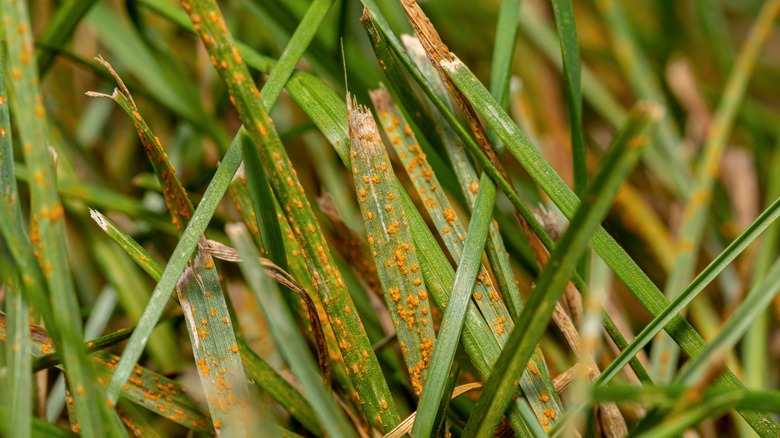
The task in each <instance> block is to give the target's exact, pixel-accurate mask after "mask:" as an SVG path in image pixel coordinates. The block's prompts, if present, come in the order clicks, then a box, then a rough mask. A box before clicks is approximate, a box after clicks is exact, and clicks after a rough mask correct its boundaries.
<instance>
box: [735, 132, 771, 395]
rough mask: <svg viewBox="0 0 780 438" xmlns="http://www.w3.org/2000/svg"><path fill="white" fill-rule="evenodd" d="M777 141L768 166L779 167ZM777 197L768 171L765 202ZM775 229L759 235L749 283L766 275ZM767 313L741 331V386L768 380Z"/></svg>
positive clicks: (756, 385)
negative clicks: (744, 330)
mask: <svg viewBox="0 0 780 438" xmlns="http://www.w3.org/2000/svg"><path fill="white" fill-rule="evenodd" d="M778 139H780V137H778ZM778 144H780V143H777V142H776V143H775V150H774V151H773V152H772V155H771V156H770V160H769V168H770V169H775V168H780V148H778ZM778 198H780V173H778V172H772V173H771V174H770V175H769V181H767V188H766V194H765V200H766V201H765V202H766V204H767V206H768V207H769V206H771V203H772V202H773V201H774V200H775V199H778ZM779 233H780V228H778V227H770V228H769V229H768V230H766V232H765V233H764V235H763V237H762V238H761V241H760V243H759V244H758V245H759V246H758V248H757V249H756V253H755V259H754V261H753V266H752V271H751V273H750V287H753V286H755V285H757V284H758V283H759V282H760V281H761V280H763V278H764V277H765V276H766V273H767V271H768V270H769V267H770V264H771V261H772V254H774V252H775V248H777V237H778V234H779ZM770 313H771V312H769V311H767V312H764V313H763V314H761V315H759V316H757V317H756V319H755V321H754V322H753V325H751V327H750V328H749V329H748V331H747V333H746V334H745V340H744V341H743V342H742V347H741V352H742V357H743V361H744V366H745V386H747V387H748V388H752V389H760V388H764V387H765V385H766V384H767V382H768V378H769V361H768V360H767V359H768V358H767V352H766V349H765V348H764V347H763V346H764V345H767V342H769V333H770V328H769V321H770Z"/></svg>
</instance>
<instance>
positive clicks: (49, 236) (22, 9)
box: [0, 1, 124, 436]
mask: <svg viewBox="0 0 780 438" xmlns="http://www.w3.org/2000/svg"><path fill="white" fill-rule="evenodd" d="M0 6H2V7H1V8H0V10H2V13H3V16H4V17H5V19H6V23H5V24H6V26H5V29H6V31H11V30H13V31H15V34H13V35H11V34H6V35H5V38H6V44H7V48H8V70H7V71H10V73H11V79H12V84H13V87H14V90H15V91H16V104H17V105H16V107H15V108H17V109H18V110H17V111H16V119H17V125H18V126H20V127H21V132H20V133H19V134H20V135H19V137H20V139H21V141H22V146H23V147H22V150H23V151H24V155H25V159H26V162H27V164H28V167H29V169H30V172H31V175H32V176H33V181H35V184H33V185H32V190H31V192H32V195H31V198H32V205H31V214H30V216H31V223H32V224H31V231H30V233H31V242H32V244H33V246H34V248H35V251H37V253H38V256H39V257H40V258H39V263H40V264H41V267H42V270H43V273H44V276H45V278H46V281H47V283H48V286H49V292H50V294H51V295H50V296H51V304H48V303H47V304H44V306H45V307H53V308H56V309H57V312H53V316H54V319H53V320H51V321H50V322H51V323H52V324H51V327H54V328H56V329H57V330H58V332H59V333H60V334H61V337H62V341H63V342H62V346H61V348H62V352H63V357H64V358H65V359H66V360H65V361H64V363H65V372H66V374H67V376H68V381H69V383H70V385H71V388H72V389H73V394H74V400H75V403H76V412H77V413H78V418H77V419H72V420H74V421H75V422H77V423H78V424H79V428H80V430H81V431H82V432H83V433H85V434H87V435H95V436H123V435H124V430H123V429H122V428H121V425H120V423H119V421H118V418H117V417H116V415H115V414H114V413H113V412H112V411H111V409H110V407H109V405H108V404H107V403H106V397H105V393H104V392H103V390H102V389H101V388H99V387H98V385H96V383H95V374H94V370H93V368H92V365H91V364H90V363H89V361H88V360H87V357H86V355H85V354H84V352H83V350H82V348H81V344H80V339H81V334H82V323H81V319H80V317H79V315H80V312H79V303H78V301H77V298H76V291H75V289H74V286H73V280H72V277H71V271H70V266H69V264H68V256H67V250H66V242H65V229H64V223H63V222H64V221H63V217H64V213H65V212H64V209H63V206H62V203H61V202H60V200H59V197H58V195H57V191H56V181H55V175H54V166H53V164H52V160H51V156H50V153H49V150H48V149H47V147H46V145H48V144H50V142H49V140H48V138H47V132H48V129H49V128H48V126H47V124H46V111H45V109H44V107H43V98H42V96H41V93H40V89H39V87H38V69H37V66H36V62H35V59H34V54H33V53H32V50H33V43H32V35H31V31H30V23H29V16H28V12H27V5H26V3H25V2H11V1H3V2H2V3H0ZM31 58H32V59H31Z"/></svg>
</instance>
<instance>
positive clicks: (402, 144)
mask: <svg viewBox="0 0 780 438" xmlns="http://www.w3.org/2000/svg"><path fill="white" fill-rule="evenodd" d="M371 97H372V100H373V101H374V106H375V107H376V109H377V111H378V113H379V118H380V121H381V122H382V125H383V128H384V130H385V132H386V134H387V137H388V138H389V139H390V140H391V143H392V145H393V148H394V149H395V151H396V154H397V155H398V156H399V157H400V159H401V163H402V164H403V166H404V168H405V170H406V171H407V173H408V174H409V178H410V179H411V180H412V183H413V185H414V187H415V189H416V190H417V192H418V193H419V196H420V198H421V200H422V202H423V205H424V206H425V208H426V210H427V211H428V213H429V215H430V216H431V218H432V220H433V223H434V225H435V227H436V229H437V231H438V233H439V236H440V237H441V239H442V241H443V242H444V244H445V246H446V247H447V249H448V250H449V252H450V254H451V255H452V256H453V258H456V259H461V260H462V259H463V257H464V255H465V254H470V255H471V256H472V257H474V260H471V262H472V263H476V267H477V268H478V271H477V272H475V274H474V276H473V278H471V276H470V275H466V276H465V277H462V279H461V280H460V281H464V280H463V278H465V281H464V283H462V284H456V285H455V286H453V287H454V289H453V290H458V291H461V292H463V291H465V292H464V293H465V295H462V296H460V297H458V298H459V299H458V300H457V306H455V304H456V302H454V301H452V300H450V302H448V304H447V307H446V308H447V309H459V310H448V312H455V311H457V312H463V313H462V314H460V315H458V316H457V318H455V319H453V321H455V325H451V326H449V327H448V329H447V331H446V332H447V334H448V336H449V337H450V338H449V342H448V343H447V347H446V350H445V349H442V350H441V351H440V352H439V353H437V354H436V355H435V357H441V359H434V360H435V361H437V360H438V361H440V362H439V364H438V365H437V368H436V369H437V371H436V373H435V374H434V375H435V376H437V377H435V379H436V380H435V385H437V387H438V389H436V390H435V391H434V392H432V394H436V393H437V392H439V391H441V390H443V385H444V383H445V380H446V379H441V378H442V377H443V378H446V377H447V375H448V374H449V369H445V365H446V367H448V366H449V364H450V363H451V362H452V358H453V356H454V354H455V348H456V347H457V345H458V340H459V339H460V329H461V328H462V325H463V318H465V312H466V308H467V304H468V303H469V301H470V299H469V296H470V295H472V287H473V296H474V300H475V302H476V305H477V307H478V308H479V309H480V311H481V313H482V315H483V317H484V318H485V320H486V321H487V322H488V325H489V326H490V329H491V331H492V333H493V336H494V337H495V338H496V341H497V342H498V344H499V346H503V345H504V344H505V343H506V340H507V338H508V336H509V333H510V332H511V331H512V329H513V328H514V323H513V322H512V319H511V317H510V315H509V312H508V310H507V308H506V307H505V305H504V303H503V301H502V299H501V297H500V296H499V295H498V291H497V290H496V288H495V285H494V284H493V282H492V280H491V278H490V275H489V274H488V271H487V269H485V267H484V266H482V263H481V262H482V252H483V251H481V250H475V251H473V252H468V251H466V248H465V245H464V241H468V236H469V235H470V232H469V233H467V232H466V229H465V228H464V226H463V225H462V224H461V222H460V219H458V217H457V214H456V213H455V210H454V209H453V207H452V205H450V202H449V200H448V199H447V196H446V195H445V194H444V191H443V189H442V188H441V185H440V183H439V179H438V178H437V177H436V175H435V173H434V172H433V171H432V170H431V168H430V166H429V165H428V162H427V159H426V156H425V154H423V153H422V151H421V150H420V146H419V144H418V143H417V140H416V138H415V135H414V132H413V131H412V130H411V128H409V125H408V124H407V123H406V120H405V118H404V116H403V114H401V112H400V111H399V110H398V108H397V107H396V106H395V104H394V103H393V102H392V100H391V97H390V95H389V93H388V92H387V91H386V90H384V89H380V90H377V91H374V92H372V93H371ZM464 158H465V157H464ZM488 197H489V198H490V199H493V200H495V190H494V189H493V191H492V193H488ZM476 198H477V199H479V195H477V197H476ZM489 204H492V203H484V204H483V203H477V204H476V208H475V211H476V210H477V209H486V210H484V211H485V212H484V217H482V218H481V219H482V220H483V221H484V222H485V224H486V225H485V226H486V227H488V229H489V226H488V225H489V224H490V223H491V222H492V205H489ZM474 221H475V217H474V216H472V224H473V223H474ZM470 226H475V225H470ZM475 235H476V234H475ZM458 266H461V265H460V263H459V264H458ZM472 267H473V266H472ZM477 274H479V275H477ZM461 275H463V274H461ZM469 278H471V279H470V280H469ZM455 279H456V280H457V279H458V275H457V273H456V277H455ZM475 280H476V284H475V283H474V281H475ZM513 281H514V280H513ZM456 286H457V287H456ZM453 306H455V307H453ZM454 315H456V314H454ZM442 327H444V326H442ZM441 348H445V347H441ZM445 358H448V359H446V360H445ZM533 362H534V365H536V367H537V368H536V369H537V370H538V373H532V372H531V371H528V372H527V373H524V374H523V377H522V378H521V381H520V385H521V387H522V389H523V391H524V392H525V393H526V394H527V398H528V401H529V404H530V405H531V407H532V408H533V409H534V412H535V413H536V415H537V418H539V421H541V422H542V423H544V422H548V423H549V419H548V418H549V417H548V416H545V414H544V412H549V411H548V409H549V410H553V411H555V412H556V415H560V414H562V410H561V408H560V406H559V402H558V398H557V394H556V393H555V392H554V389H553V387H552V380H551V379H550V377H549V373H548V371H547V365H546V364H545V363H544V359H543V358H542V356H541V354H535V355H534V360H533ZM432 365H433V363H432ZM443 396H444V394H438V395H437V396H436V397H435V399H436V400H441V399H442V397H443ZM420 406H421V408H420V409H418V417H417V418H418V420H416V421H415V423H416V424H425V423H426V422H429V421H432V420H433V416H434V415H435V414H436V407H437V406H438V402H437V401H434V399H432V398H429V399H427V400H423V401H421V403H420ZM429 414H431V415H429ZM431 424H432V423H428V425H427V427H430V426H431ZM418 427H420V426H418ZM423 430H424V429H420V430H418V431H417V432H416V434H422V436H424V435H427V434H429V433H430V431H429V430H426V431H424V432H421V431H423Z"/></svg>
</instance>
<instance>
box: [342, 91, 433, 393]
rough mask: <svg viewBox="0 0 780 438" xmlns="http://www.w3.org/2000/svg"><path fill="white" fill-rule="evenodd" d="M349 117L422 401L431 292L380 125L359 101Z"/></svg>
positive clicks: (365, 205) (366, 206) (388, 297)
mask: <svg viewBox="0 0 780 438" xmlns="http://www.w3.org/2000/svg"><path fill="white" fill-rule="evenodd" d="M347 111H348V113H349V126H350V150H351V154H352V165H353V169H354V170H353V173H354V179H355V190H356V191H357V192H358V200H359V203H360V210H361V212H362V215H363V223H364V224H365V228H366V239H367V240H368V244H369V247H370V249H371V255H372V257H373V259H374V264H375V265H376V270H377V276H378V277H379V282H380V283H381V285H382V289H383V291H384V297H385V302H386V303H387V308H388V310H389V311H390V315H391V317H392V318H393V325H394V326H395V332H396V334H397V336H398V342H399V345H400V346H401V352H402V354H403V356H404V360H405V362H406V366H407V368H408V370H409V376H410V378H411V384H412V388H413V389H414V392H415V394H417V395H420V394H421V393H422V391H423V388H424V387H425V385H424V383H425V380H426V377H427V375H428V366H429V365H430V360H431V353H432V351H433V348H434V345H435V342H436V333H435V331H434V328H433V319H432V318H431V308H430V304H429V300H428V290H427V289H426V288H425V286H424V285H423V279H422V272H420V264H419V260H418V257H417V250H416V247H415V246H414V242H413V241H412V236H411V232H410V231H409V229H408V227H409V223H408V221H407V220H406V219H405V217H406V215H407V213H406V212H405V210H404V209H403V204H402V202H401V199H400V197H401V194H400V192H399V190H398V186H396V185H395V176H394V174H393V170H392V169H393V168H392V164H391V163H390V158H389V157H388V156H387V152H386V151H385V147H384V144H383V143H382V139H381V137H380V136H379V130H378V128H377V126H376V122H375V121H374V118H373V116H372V115H371V112H370V111H369V110H368V108H366V107H364V106H362V105H358V103H357V100H353V101H352V102H351V105H350V106H348V109H347ZM445 377H446V374H445Z"/></svg>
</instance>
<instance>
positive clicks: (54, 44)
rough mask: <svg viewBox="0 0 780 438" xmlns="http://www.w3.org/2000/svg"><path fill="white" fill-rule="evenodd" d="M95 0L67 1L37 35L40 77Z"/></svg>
mask: <svg viewBox="0 0 780 438" xmlns="http://www.w3.org/2000/svg"><path fill="white" fill-rule="evenodd" d="M95 3H97V0H67V1H65V2H63V3H62V4H60V5H59V6H58V7H57V9H56V12H55V13H54V16H53V17H52V18H51V20H49V22H48V23H47V24H46V27H45V28H44V29H43V30H42V31H41V33H40V35H38V38H37V41H36V45H37V46H38V71H39V72H40V75H41V77H43V76H44V75H45V74H46V72H47V71H48V70H49V67H51V65H52V63H53V62H54V59H55V58H56V57H57V51H58V50H59V49H60V48H62V47H63V46H64V45H65V44H66V43H67V42H68V40H69V39H70V37H71V36H72V35H73V31H74V30H76V27H77V26H78V25H79V23H80V22H81V20H82V19H83V18H84V16H85V15H87V12H89V10H90V9H91V8H92V6H93V5H94V4H95Z"/></svg>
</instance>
